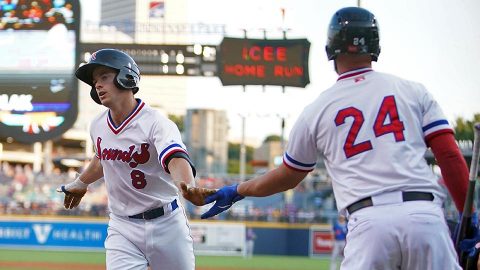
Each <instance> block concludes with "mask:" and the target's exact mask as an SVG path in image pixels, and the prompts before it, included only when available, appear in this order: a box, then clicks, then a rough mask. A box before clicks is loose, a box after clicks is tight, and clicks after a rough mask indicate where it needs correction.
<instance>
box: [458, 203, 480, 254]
mask: <svg viewBox="0 0 480 270" xmlns="http://www.w3.org/2000/svg"><path fill="white" fill-rule="evenodd" d="M460 220H462V217H461V215H460ZM459 230H460V222H459V223H458V224H457V226H456V228H455V232H454V237H455V238H454V239H456V237H457V234H458V233H459ZM467 231H468V234H467V235H468V237H469V238H465V239H463V240H461V241H460V243H459V249H460V250H461V251H463V252H466V253H467V254H469V256H470V254H471V253H472V254H473V253H474V252H475V244H477V243H478V242H480V232H479V230H478V214H477V212H476V211H474V212H473V213H472V217H471V223H470V228H467Z"/></svg>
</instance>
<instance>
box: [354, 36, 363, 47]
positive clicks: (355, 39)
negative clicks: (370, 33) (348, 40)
mask: <svg viewBox="0 0 480 270" xmlns="http://www.w3.org/2000/svg"><path fill="white" fill-rule="evenodd" d="M353 45H355V46H358V45H365V38H364V37H360V38H358V37H354V38H353Z"/></svg>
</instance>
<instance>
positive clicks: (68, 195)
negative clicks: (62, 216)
mask: <svg viewBox="0 0 480 270" xmlns="http://www.w3.org/2000/svg"><path fill="white" fill-rule="evenodd" d="M87 187H88V184H85V183H84V182H82V180H80V178H78V177H77V179H75V181H73V182H72V183H70V184H67V185H66V186H61V187H59V188H57V192H63V193H65V200H64V201H63V206H65V209H73V208H75V207H77V206H78V204H79V203H80V201H81V200H82V198H83V196H84V195H85V193H86V192H87Z"/></svg>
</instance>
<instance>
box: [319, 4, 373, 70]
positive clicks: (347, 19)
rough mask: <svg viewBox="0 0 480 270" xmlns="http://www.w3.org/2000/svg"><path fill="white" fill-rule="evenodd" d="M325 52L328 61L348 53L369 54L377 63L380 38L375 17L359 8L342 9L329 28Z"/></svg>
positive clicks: (335, 15) (334, 16)
mask: <svg viewBox="0 0 480 270" xmlns="http://www.w3.org/2000/svg"><path fill="white" fill-rule="evenodd" d="M325 50H326V51H327V56H328V60H334V59H335V58H336V57H337V55H339V54H341V53H346V54H369V55H370V56H371V57H372V61H377V59H378V55H379V54H380V36H379V31H378V22H377V19H376V18H375V15H373V14H372V13H371V12H370V11H368V10H366V9H363V8H359V7H347V8H342V9H340V10H338V11H337V12H335V14H334V15H333V17H332V20H331V21H330V25H329V27H328V40H327V45H326V46H325Z"/></svg>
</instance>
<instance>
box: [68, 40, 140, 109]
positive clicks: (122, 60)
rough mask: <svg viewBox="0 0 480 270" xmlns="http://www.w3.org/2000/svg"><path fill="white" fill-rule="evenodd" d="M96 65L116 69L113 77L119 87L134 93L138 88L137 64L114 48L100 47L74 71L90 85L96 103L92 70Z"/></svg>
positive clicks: (98, 99) (96, 96)
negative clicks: (85, 62)
mask: <svg viewBox="0 0 480 270" xmlns="http://www.w3.org/2000/svg"><path fill="white" fill-rule="evenodd" d="M98 66H105V67H109V68H113V69H116V70H118V73H117V76H116V77H115V80H114V82H115V84H116V85H117V86H118V88H120V89H127V90H132V91H133V94H136V93H137V92H138V90H139V88H138V83H139V82H140V70H139V69H138V66H137V64H136V63H135V61H134V60H133V58H132V57H130V56H129V55H128V54H126V53H124V52H122V51H120V50H116V49H101V50H98V51H96V52H94V53H93V54H92V56H91V57H90V60H89V61H88V63H87V64H85V65H83V66H81V67H79V68H78V69H77V71H76V72H75V76H77V78H78V79H79V80H81V81H83V82H85V83H86V84H88V85H90V86H91V87H92V89H91V90H90V96H91V97H92V99H93V100H94V101H95V102H96V103H98V104H102V103H101V102H100V98H99V97H98V94H97V91H96V90H95V85H94V84H93V77H92V74H93V70H94V69H95V68H96V67H98Z"/></svg>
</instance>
